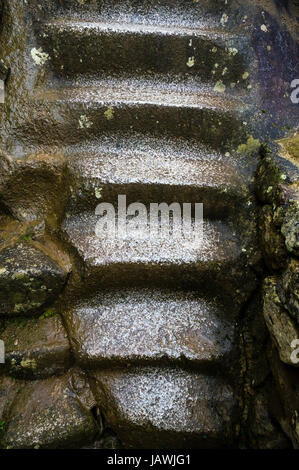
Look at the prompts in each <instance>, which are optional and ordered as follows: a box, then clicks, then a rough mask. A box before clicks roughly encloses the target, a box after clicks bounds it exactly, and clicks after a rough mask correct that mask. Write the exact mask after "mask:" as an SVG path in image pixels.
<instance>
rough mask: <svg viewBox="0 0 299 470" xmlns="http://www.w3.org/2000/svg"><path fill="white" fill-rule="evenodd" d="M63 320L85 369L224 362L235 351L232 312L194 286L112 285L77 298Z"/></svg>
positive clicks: (221, 365)
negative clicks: (181, 288)
mask: <svg viewBox="0 0 299 470" xmlns="http://www.w3.org/2000/svg"><path fill="white" fill-rule="evenodd" d="M64 320H65V322H66V325H67V329H68V332H69V337H70V340H71V342H72V347H73V352H74V354H75V357H76V360H77V361H78V363H80V364H81V366H82V367H83V368H84V367H85V368H88V369H92V368H96V367H100V366H104V365H105V366H107V367H111V366H112V365H120V364H123V365H127V364H131V363H145V364H146V363H157V362H162V363H165V362H166V363H169V362H176V363H182V364H184V363H194V364H197V365H198V366H200V365H203V366H206V367H210V368H213V363H215V364H216V365H217V367H219V368H222V367H223V368H225V367H227V365H228V364H227V361H228V360H232V357H233V355H234V354H236V346H235V343H234V340H235V321H234V319H233V316H232V315H231V314H229V313H228V312H226V311H225V310H223V308H221V307H220V306H219V305H217V304H215V303H212V302H208V301H206V300H204V299H201V298H200V297H199V294H198V293H196V292H190V291H189V292H188V291H187V292H186V291H171V290H159V289H153V290H150V289H140V290H137V289H129V290H117V291H114V290H110V291H107V292H101V293H99V294H98V295H96V296H95V297H93V298H92V299H89V300H82V301H80V302H78V303H77V304H76V305H75V306H73V307H72V308H70V309H69V310H68V312H67V313H65V314H64ZM225 362H226V364H225Z"/></svg>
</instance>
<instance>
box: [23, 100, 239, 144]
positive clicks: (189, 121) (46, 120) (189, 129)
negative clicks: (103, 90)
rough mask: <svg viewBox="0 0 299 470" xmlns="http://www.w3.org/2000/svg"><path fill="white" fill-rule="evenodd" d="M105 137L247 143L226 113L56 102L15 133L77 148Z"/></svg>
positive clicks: (114, 104)
mask: <svg viewBox="0 0 299 470" xmlns="http://www.w3.org/2000/svg"><path fill="white" fill-rule="evenodd" d="M53 108H54V109H53ZM50 109H51V110H50ZM105 113H106V114H105ZM107 115H108V117H107ZM22 131H23V132H22ZM108 132H114V133H115V132H148V133H150V134H152V135H154V136H174V137H184V138H195V139H197V140H198V142H202V143H203V144H206V145H209V146H210V147H211V148H214V149H217V150H222V151H226V150H232V149H234V148H236V147H237V146H238V145H239V144H240V143H242V142H244V141H246V134H245V128H244V127H243V128H242V124H241V123H240V121H239V120H238V119H237V116H236V115H234V114H233V113H231V112H224V111H223V112H222V111H219V110H215V109H207V108H198V107H197V108H195V107H187V106H185V107H181V106H170V105H165V106H162V105H158V104H157V105H156V104H147V103H144V104H140V105H136V104H130V103H128V104H127V103H122V104H119V103H114V102H107V103H86V104H84V103H80V102H79V103H73V102H70V103H56V104H55V105H54V106H53V107H52V108H49V111H48V112H47V110H45V106H44V105H42V106H41V108H40V112H39V113H38V114H37V115H36V117H35V119H34V118H33V120H32V121H31V122H30V123H29V125H24V127H23V129H19V134H21V135H22V134H23V138H24V139H26V140H27V139H28V138H33V139H34V140H35V141H36V143H37V144H44V145H62V144H63V145H71V144H76V143H79V142H82V141H85V140H87V139H95V138H96V137H100V136H101V135H103V134H104V133H108Z"/></svg>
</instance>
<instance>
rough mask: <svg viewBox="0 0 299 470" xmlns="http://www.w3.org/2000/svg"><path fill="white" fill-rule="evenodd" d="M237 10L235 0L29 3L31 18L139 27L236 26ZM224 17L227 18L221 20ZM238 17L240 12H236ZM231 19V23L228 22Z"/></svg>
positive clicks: (51, 0)
mask: <svg viewBox="0 0 299 470" xmlns="http://www.w3.org/2000/svg"><path fill="white" fill-rule="evenodd" d="M236 3H237V6H238V9H239V11H240V10H241V7H242V5H240V2H236V0H230V2H225V1H224V0H200V1H194V0H184V2H182V1H181V0H165V1H163V2H161V1H157V0H143V1H142V2H140V1H138V0H85V1H84V0H80V1H74V0H63V1H62V0H47V1H45V2H43V3H42V4H41V3H40V1H39V0H31V2H30V6H32V10H33V11H34V13H35V18H38V19H39V18H43V17H46V18H49V16H54V15H57V14H58V15H59V16H64V17H65V18H72V17H74V16H76V17H78V18H80V19H82V18H86V17H88V18H89V19H93V20H99V19H100V20H101V21H106V22H108V21H111V22H115V21H122V22H128V23H139V24H151V25H155V24H161V23H162V24H165V25H172V26H175V25H178V26H182V25H184V26H185V25H192V26H203V25H206V24H209V25H211V24H212V25H214V26H215V27H216V26H221V27H222V28H223V29H225V28H226V27H227V24H228V23H229V26H230V27H231V23H232V25H233V26H234V27H236V26H237V27H239V24H238V22H236V18H235V16H236V11H235V9H236V5H235V4H236ZM224 13H225V14H226V15H227V17H228V18H226V17H224V18H223V14H224ZM231 15H234V16H231ZM240 16H241V12H240ZM230 20H234V21H230Z"/></svg>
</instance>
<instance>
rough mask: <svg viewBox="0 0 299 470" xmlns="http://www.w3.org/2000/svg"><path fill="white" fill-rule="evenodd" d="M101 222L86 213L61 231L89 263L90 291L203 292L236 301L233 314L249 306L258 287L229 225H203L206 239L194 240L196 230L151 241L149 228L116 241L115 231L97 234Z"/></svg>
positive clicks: (71, 219) (86, 266) (86, 271)
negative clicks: (134, 288) (95, 288)
mask: <svg viewBox="0 0 299 470" xmlns="http://www.w3.org/2000/svg"><path fill="white" fill-rule="evenodd" d="M99 220H100V218H99V216H96V215H94V214H93V213H82V214H80V215H78V216H73V217H68V218H66V219H65V221H64V223H63V228H62V229H63V234H64V237H65V239H66V241H67V242H68V244H69V245H70V246H71V247H72V248H73V250H74V252H75V253H76V254H77V256H79V259H80V260H81V262H82V263H84V268H83V275H84V277H86V278H87V279H88V281H87V282H88V286H89V287H90V286H91V285H93V284H95V285H100V286H102V287H104V286H109V287H113V286H116V287H119V286H122V287H124V286H146V287H149V286H153V285H156V286H159V287H160V286H162V285H163V286H168V287H175V288H179V287H184V288H186V287H188V288H195V289H197V288H202V289H205V291H206V292H207V293H208V292H210V293H211V294H212V295H213V296H215V295H217V293H218V294H219V295H221V297H222V298H225V296H227V300H228V301H229V302H230V303H232V298H233V299H235V298H236V305H234V304H233V307H232V310H233V309H234V307H237V305H238V304H239V302H240V301H241V302H242V301H244V297H243V294H244V295H245V296H247V294H245V291H246V292H247V293H248V290H249V291H250V290H251V289H252V288H253V286H255V277H254V276H253V274H252V273H251V272H250V270H248V266H247V256H246V251H247V248H248V246H247V245H246V246H242V241H241V240H240V239H239V237H238V235H237V233H235V232H234V231H232V230H231V229H230V228H229V227H228V226H227V225H226V224H224V223H220V222H211V221H203V224H202V227H203V228H202V232H203V236H202V237H200V236H199V237H194V238H192V235H193V234H192V230H193V227H192V228H190V231H189V233H187V236H186V237H185V238H183V237H182V238H178V237H176V236H168V237H164V238H163V237H161V236H155V235H154V236H150V233H149V230H148V229H147V227H145V228H144V227H140V228H139V231H138V230H136V229H133V233H131V234H130V233H129V234H128V235H127V236H125V235H123V234H121V235H120V237H117V236H116V237H114V238H113V236H112V233H111V231H110V230H100V231H99V233H97V234H96V226H97V223H98V222H99ZM176 233H177V232H176ZM251 241H252V240H248V239H247V240H246V242H244V243H251ZM218 288H221V290H220V291H218V290H217V289H218ZM240 289H241V290H240Z"/></svg>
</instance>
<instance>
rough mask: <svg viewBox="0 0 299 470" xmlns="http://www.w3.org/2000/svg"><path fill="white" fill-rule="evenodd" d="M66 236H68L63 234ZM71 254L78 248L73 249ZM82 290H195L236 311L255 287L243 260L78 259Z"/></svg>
mask: <svg viewBox="0 0 299 470" xmlns="http://www.w3.org/2000/svg"><path fill="white" fill-rule="evenodd" d="M66 239H67V237H66ZM74 254H77V255H78V252H77V251H76V250H75V249H74ZM78 267H79V270H80V272H81V276H82V280H83V284H84V285H85V293H86V292H88V291H89V290H90V292H91V293H93V292H94V289H97V288H98V287H101V288H109V287H110V288H111V287H113V288H115V287H116V288H126V287H129V288H131V287H137V288H148V287H149V288H150V287H157V288H161V287H163V288H172V289H173V288H174V289H180V288H182V289H190V290H198V291H199V292H203V293H205V295H206V296H207V298H211V299H218V300H220V301H221V303H224V304H225V305H227V306H228V307H229V308H230V311H231V313H237V312H238V311H239V308H240V305H242V304H243V303H244V302H245V301H246V300H247V299H248V296H249V295H250V294H251V292H252V291H253V290H254V289H255V288H256V286H257V284H256V278H255V276H254V274H253V273H252V272H251V271H250V270H249V269H248V268H247V267H245V266H244V264H242V263H237V262H236V263H235V264H232V263H225V262H218V263H217V262H210V263H197V264H196V263H190V264H184V263H182V264H175V263H173V264H165V265H163V264H158V263H157V264H155V263H152V264H142V263H139V264H138V263H134V262H132V263H129V262H128V263H127V264H126V263H123V264H121V263H115V264H107V265H102V266H94V265H92V264H91V263H89V261H88V260H87V261H85V263H84V264H83V260H82V259H81V260H80V262H79V265H78Z"/></svg>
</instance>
